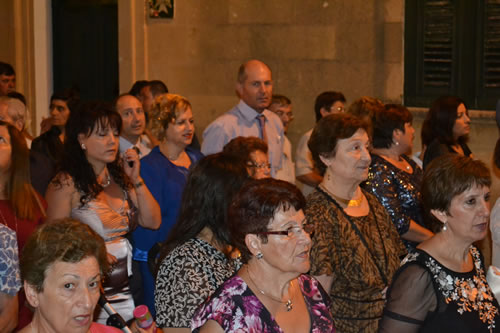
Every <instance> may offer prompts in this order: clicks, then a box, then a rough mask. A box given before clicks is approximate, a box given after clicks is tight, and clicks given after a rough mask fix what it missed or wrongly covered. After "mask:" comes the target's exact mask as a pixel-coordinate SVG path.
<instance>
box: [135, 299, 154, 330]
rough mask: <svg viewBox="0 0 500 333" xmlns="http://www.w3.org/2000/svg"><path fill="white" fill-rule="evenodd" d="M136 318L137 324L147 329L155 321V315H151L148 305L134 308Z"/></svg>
mask: <svg viewBox="0 0 500 333" xmlns="http://www.w3.org/2000/svg"><path fill="white" fill-rule="evenodd" d="M134 318H135V321H136V322H137V326H139V327H140V328H143V329H145V330H147V329H148V328H150V327H151V326H152V325H153V323H154V321H153V316H151V312H149V309H148V307H147V306H146V305H139V306H137V307H136V308H135V309H134Z"/></svg>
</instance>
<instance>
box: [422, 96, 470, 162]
mask: <svg viewBox="0 0 500 333" xmlns="http://www.w3.org/2000/svg"><path fill="white" fill-rule="evenodd" d="M469 133H470V118H469V111H468V109H467V106H466V105H465V102H464V101H463V100H462V99H461V98H460V97H455V96H443V97H440V98H438V99H436V100H435V101H434V102H433V103H432V106H431V108H430V109H429V112H428V113H427V116H426V118H425V120H424V123H423V125H422V139H423V144H426V145H427V144H428V146H427V147H426V148H425V152H424V156H423V163H424V169H425V168H426V166H427V165H428V164H429V163H430V162H431V161H432V160H433V159H435V158H436V157H438V156H441V155H443V154H447V153H453V154H459V155H463V156H470V157H472V152H471V150H470V149H469V146H467V139H468V135H469ZM427 141H430V142H427Z"/></svg>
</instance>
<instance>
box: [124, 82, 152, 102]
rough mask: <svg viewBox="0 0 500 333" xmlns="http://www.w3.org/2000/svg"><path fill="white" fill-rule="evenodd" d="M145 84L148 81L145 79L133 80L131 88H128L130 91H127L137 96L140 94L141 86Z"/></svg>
mask: <svg viewBox="0 0 500 333" xmlns="http://www.w3.org/2000/svg"><path fill="white" fill-rule="evenodd" d="M147 85H148V81H146V80H139V81H135V82H134V84H133V85H132V88H130V91H129V92H128V93H129V94H130V95H132V96H135V97H137V98H139V95H140V94H141V90H142V88H144V87H145V86H147Z"/></svg>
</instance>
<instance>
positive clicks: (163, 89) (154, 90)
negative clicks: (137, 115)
mask: <svg viewBox="0 0 500 333" xmlns="http://www.w3.org/2000/svg"><path fill="white" fill-rule="evenodd" d="M147 85H148V86H149V91H151V95H152V96H153V99H154V98H155V97H156V96H158V95H161V94H166V93H168V88H167V85H166V84H165V83H163V81H161V80H153V81H149V82H148V84H147Z"/></svg>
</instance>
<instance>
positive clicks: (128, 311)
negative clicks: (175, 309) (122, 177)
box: [71, 191, 135, 324]
mask: <svg viewBox="0 0 500 333" xmlns="http://www.w3.org/2000/svg"><path fill="white" fill-rule="evenodd" d="M129 211H130V207H129V205H128V201H127V193H126V192H125V191H124V199H123V206H122V207H121V209H120V210H119V211H115V210H114V209H113V208H111V207H110V206H109V205H108V204H107V203H105V202H102V201H97V200H95V199H94V200H92V201H90V202H88V203H86V204H85V205H84V206H83V207H80V206H78V207H76V208H73V209H72V210H71V217H72V218H75V219H77V220H79V221H81V222H83V223H85V224H87V225H88V226H89V227H91V228H92V229H93V230H94V231H95V232H97V233H98V234H99V235H100V236H101V237H102V238H103V239H104V241H105V242H106V249H107V251H108V253H109V254H112V255H113V256H115V257H116V259H117V260H118V262H117V263H116V264H114V265H112V268H111V272H110V273H109V274H108V276H107V277H106V279H105V280H104V294H105V296H106V299H107V300H108V302H109V303H110V304H111V306H112V307H113V308H114V309H115V310H116V312H118V313H119V314H120V315H121V316H122V317H123V319H125V321H128V320H130V319H132V318H133V314H132V312H133V311H134V308H135V305H134V300H133V299H132V294H131V292H130V287H129V276H130V275H131V274H132V246H131V245H130V243H129V241H128V239H127V238H125V236H126V234H127V233H128V231H129V215H128V214H129ZM98 312H99V313H98V314H96V317H95V319H96V321H97V322H99V323H102V324H106V319H107V318H108V314H107V313H106V311H104V310H103V309H101V310H100V311H98Z"/></svg>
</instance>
